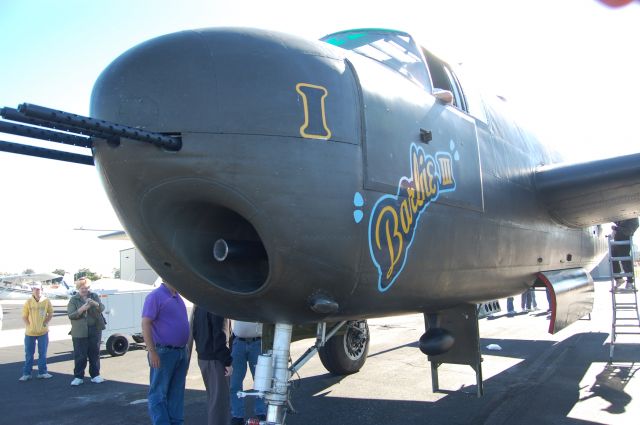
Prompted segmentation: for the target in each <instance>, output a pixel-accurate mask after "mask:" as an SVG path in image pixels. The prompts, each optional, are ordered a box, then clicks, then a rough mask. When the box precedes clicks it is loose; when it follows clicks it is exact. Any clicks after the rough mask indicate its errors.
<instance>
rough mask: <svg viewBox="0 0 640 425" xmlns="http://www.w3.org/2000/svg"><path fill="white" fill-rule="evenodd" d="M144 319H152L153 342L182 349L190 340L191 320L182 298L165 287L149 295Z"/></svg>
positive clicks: (145, 304) (143, 313)
mask: <svg viewBox="0 0 640 425" xmlns="http://www.w3.org/2000/svg"><path fill="white" fill-rule="evenodd" d="M142 317H146V318H148V319H151V321H152V323H151V334H152V336H153V342H155V343H156V344H161V345H172V346H174V347H182V346H185V345H187V341H188V340H189V318H188V317H187V308H186V307H185V305H184V301H183V300H182V297H181V296H180V295H179V294H178V293H177V292H176V294H175V295H171V291H170V290H169V288H167V287H166V286H165V285H161V286H160V287H159V288H156V289H154V290H153V291H151V292H150V293H149V295H147V297H146V298H145V300H144V307H143V308H142Z"/></svg>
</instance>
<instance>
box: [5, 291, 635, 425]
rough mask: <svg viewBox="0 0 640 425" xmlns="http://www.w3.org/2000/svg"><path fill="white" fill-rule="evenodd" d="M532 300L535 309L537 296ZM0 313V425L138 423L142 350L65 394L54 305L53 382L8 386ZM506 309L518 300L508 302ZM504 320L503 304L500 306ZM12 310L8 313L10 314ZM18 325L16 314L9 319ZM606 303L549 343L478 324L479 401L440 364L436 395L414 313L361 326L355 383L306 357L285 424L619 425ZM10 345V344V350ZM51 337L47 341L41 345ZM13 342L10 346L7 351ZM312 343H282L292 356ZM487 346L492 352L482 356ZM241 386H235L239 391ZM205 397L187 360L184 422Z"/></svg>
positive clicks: (630, 375)
mask: <svg viewBox="0 0 640 425" xmlns="http://www.w3.org/2000/svg"><path fill="white" fill-rule="evenodd" d="M537 298H538V302H539V304H541V307H542V308H543V310H544V309H546V300H545V299H544V298H545V297H544V292H538V297H537ZM2 303H3V307H4V311H5V320H4V322H5V323H4V329H3V330H2V331H0V382H2V385H0V403H1V405H2V409H1V410H0V424H34V425H48V424H52V425H53V424H56V425H65V424H82V423H97V424H100V425H112V424H113V425H116V424H147V423H150V422H149V419H148V415H147V403H146V396H147V388H148V387H147V384H148V374H149V368H148V365H147V361H146V352H145V351H144V350H142V349H140V348H139V347H135V346H134V347H132V349H130V351H129V353H127V354H126V355H125V356H122V357H110V356H109V355H108V354H106V353H105V352H103V356H102V362H101V367H102V370H101V374H102V376H103V377H104V378H105V379H106V380H107V381H106V382H104V383H102V384H93V383H91V382H89V380H88V379H85V384H84V385H81V386H78V387H71V386H70V385H69V383H70V382H71V380H72V379H73V376H72V370H73V359H72V355H71V351H72V344H71V340H70V339H69V338H68V337H64V332H63V330H64V328H63V327H64V326H67V325H68V323H66V316H65V311H66V310H65V309H64V308H63V307H64V306H59V307H56V315H57V317H56V318H54V320H53V321H52V332H53V329H54V328H55V329H57V330H58V333H59V334H61V336H60V339H57V340H55V341H52V342H50V344H49V350H48V364H49V371H50V373H52V374H53V375H54V377H53V378H52V379H48V380H37V379H33V380H31V381H28V382H18V378H19V377H20V374H21V368H22V364H23V361H24V352H23V346H22V342H21V340H20V339H19V338H18V337H16V335H14V334H17V335H18V336H20V335H21V331H20V329H21V327H20V326H19V322H15V320H16V315H17V314H19V310H18V309H17V308H14V306H13V305H11V304H6V303H5V302H2ZM516 305H519V300H518V299H517V298H516ZM501 306H502V308H503V309H505V310H506V304H505V302H504V300H503V301H501ZM18 307H19V306H18ZM18 319H19V316H18ZM610 324H611V297H610V295H609V293H608V282H596V305H595V308H594V312H593V313H592V315H591V320H581V321H579V322H578V323H575V324H574V325H572V326H570V327H569V328H567V329H565V330H563V331H561V332H559V333H558V334H557V335H549V334H548V333H547V332H546V331H547V326H548V320H547V318H546V313H544V312H543V311H537V312H533V313H528V314H527V313H520V314H517V315H515V316H514V317H508V316H507V315H506V312H503V313H500V314H498V315H496V316H494V318H492V319H489V320H488V319H482V320H481V321H480V336H481V347H482V353H483V377H484V396H483V397H481V398H478V397H477V396H476V386H475V382H476V381H475V374H474V371H473V370H472V369H471V368H470V367H468V366H460V365H446V364H445V365H442V366H441V367H440V368H439V380H440V388H441V391H439V392H437V393H434V392H433V391H432V389H431V376H430V366H429V362H428V361H427V358H426V356H424V355H423V354H422V353H421V352H420V351H419V350H418V348H417V341H418V339H419V338H420V336H421V334H422V333H423V332H424V328H423V327H424V322H423V318H422V316H421V315H407V316H398V317H390V318H382V319H375V320H370V321H369V327H370V331H371V345H370V348H369V357H368V359H367V362H366V363H365V365H364V367H363V368H362V370H361V371H360V372H359V373H356V374H353V375H350V376H346V377H336V376H332V375H329V374H328V373H327V372H326V371H325V370H324V368H323V367H322V364H321V363H320V361H319V359H318V358H317V357H316V358H314V359H312V360H311V361H310V362H309V363H307V364H306V365H305V366H304V367H303V368H302V369H301V370H300V374H299V376H296V377H295V378H296V379H295V385H294V390H293V396H292V403H293V406H294V408H295V409H296V410H297V413H296V414H290V415H289V416H288V418H287V424H288V425H302V424H305V425H325V424H351V423H356V424H375V425H392V424H393V425H395V424H405V423H416V424H448V425H449V424H461V425H462V424H487V425H489V424H491V425H500V424H509V425H511V424H525V425H527V424H531V425H533V424H535V425H540V424H576V425H577V424H580V425H586V424H623V423H637V418H638V417H639V414H640V400H639V399H640V378H638V377H636V376H635V375H636V372H637V371H638V369H640V350H639V348H640V336H637V337H634V339H632V340H629V341H628V342H627V343H625V344H624V345H622V344H621V345H618V346H617V347H616V352H615V362H614V363H613V364H612V365H608V364H607V362H608V357H609V345H608V338H609V332H610ZM16 338H18V339H17V340H16ZM52 339H53V338H52ZM16 341H17V342H16ZM312 343H313V341H312V340H305V341H299V342H296V343H294V344H292V358H293V359H294V360H295V359H296V358H298V357H299V356H300V355H301V354H302V353H303V352H304V351H305V350H306V349H307V348H308V347H309V346H310V345H311V344H312ZM490 344H497V345H498V346H499V347H500V348H501V350H500V351H492V350H489V349H487V348H486V347H487V346H488V345H490ZM251 385H252V383H251V379H250V378H249V377H248V378H247V379H246V381H245V386H246V387H247V388H250V387H251ZM205 403H206V394H205V391H204V385H203V383H202V379H201V377H200V372H199V370H198V367H197V362H195V361H193V362H192V364H191V368H190V370H189V374H188V376H187V389H186V396H185V424H188V425H189V424H206V416H205Z"/></svg>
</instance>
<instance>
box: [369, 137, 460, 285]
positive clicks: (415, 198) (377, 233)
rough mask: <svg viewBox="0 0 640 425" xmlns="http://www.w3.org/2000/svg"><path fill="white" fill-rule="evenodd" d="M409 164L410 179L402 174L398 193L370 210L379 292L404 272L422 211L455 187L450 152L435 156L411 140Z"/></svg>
mask: <svg viewBox="0 0 640 425" xmlns="http://www.w3.org/2000/svg"><path fill="white" fill-rule="evenodd" d="M409 163H410V165H411V178H407V177H402V178H401V179H400V181H399V182H398V194H397V195H396V196H392V195H385V196H383V197H381V198H380V199H379V200H378V202H376V204H375V205H374V207H373V210H372V212H371V219H370V221H369V250H370V253H371V260H373V263H374V264H375V265H376V267H377V268H378V273H379V279H378V290H379V291H380V292H384V291H386V290H387V289H389V288H391V285H393V283H394V282H395V280H396V279H397V278H398V276H399V275H400V273H401V272H402V269H403V268H404V265H405V263H406V261H407V255H408V253H409V248H410V247H411V244H412V242H413V237H414V235H415V232H416V227H417V226H418V221H419V220H420V217H421V215H422V213H423V212H424V211H425V210H426V209H427V207H428V206H429V204H430V203H431V202H433V201H435V200H436V199H438V196H439V195H440V193H442V192H451V191H454V190H455V189H456V182H455V179H454V176H453V162H452V158H451V154H449V153H448V152H437V153H436V154H435V159H434V158H433V157H432V156H431V155H427V154H426V153H425V152H424V149H422V147H419V146H416V144H414V143H412V144H411V149H410V152H409Z"/></svg>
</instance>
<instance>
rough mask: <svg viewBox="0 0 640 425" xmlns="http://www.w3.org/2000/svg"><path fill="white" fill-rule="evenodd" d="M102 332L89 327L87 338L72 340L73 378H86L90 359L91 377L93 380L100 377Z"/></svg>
mask: <svg viewBox="0 0 640 425" xmlns="http://www.w3.org/2000/svg"><path fill="white" fill-rule="evenodd" d="M101 339H102V331H99V330H98V329H96V327H95V326H89V336H88V337H87V338H71V340H72V341H73V361H74V367H73V376H75V377H76V378H80V379H82V378H84V370H85V368H86V367H87V358H88V359H89V375H90V376H91V377H92V378H95V377H96V376H98V375H100V340H101Z"/></svg>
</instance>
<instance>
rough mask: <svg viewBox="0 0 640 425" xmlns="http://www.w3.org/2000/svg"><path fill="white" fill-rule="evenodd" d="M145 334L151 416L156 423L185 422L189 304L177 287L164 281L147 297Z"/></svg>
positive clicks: (145, 302) (143, 323) (144, 321)
mask: <svg viewBox="0 0 640 425" xmlns="http://www.w3.org/2000/svg"><path fill="white" fill-rule="evenodd" d="M142 335H143V337H144V342H145V344H146V345H147V351H148V352H149V354H148V360H149V367H150V368H151V370H150V374H149V396H148V402H149V416H150V417H151V423H152V424H154V425H160V424H162V425H165V424H166V425H169V424H171V425H182V424H183V423H184V386H185V381H186V376H187V368H188V365H189V361H188V359H187V350H186V345H187V341H188V340H189V318H188V317H187V308H186V307H185V305H184V301H183V300H182V297H180V294H178V292H177V291H176V290H175V288H174V287H172V286H171V285H169V284H168V283H166V282H162V285H160V287H158V288H156V289H154V290H153V291H152V292H151V293H149V295H147V297H146V298H145V300H144V307H143V309H142Z"/></svg>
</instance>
